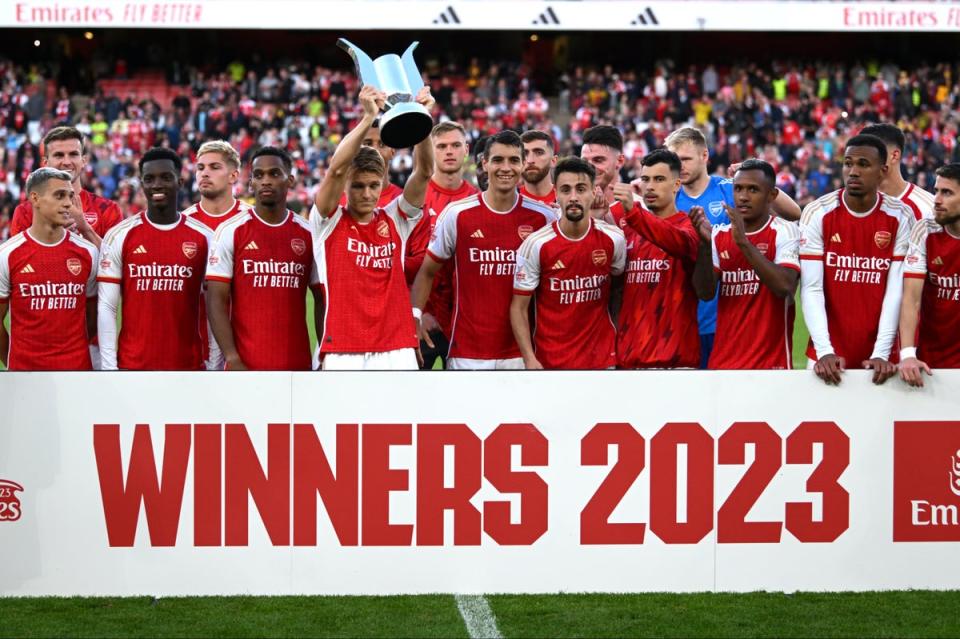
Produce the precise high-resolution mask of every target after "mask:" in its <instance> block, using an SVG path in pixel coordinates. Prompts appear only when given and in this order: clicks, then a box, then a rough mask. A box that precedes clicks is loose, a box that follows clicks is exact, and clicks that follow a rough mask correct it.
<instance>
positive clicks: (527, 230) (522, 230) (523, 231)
mask: <svg viewBox="0 0 960 639" xmlns="http://www.w3.org/2000/svg"><path fill="white" fill-rule="evenodd" d="M531 233H533V227H532V226H530V225H529V224H521V225H520V226H518V227H517V235H519V236H520V239H521V240H525V239H527V236H528V235H530V234H531Z"/></svg>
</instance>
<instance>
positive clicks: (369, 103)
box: [359, 84, 387, 117]
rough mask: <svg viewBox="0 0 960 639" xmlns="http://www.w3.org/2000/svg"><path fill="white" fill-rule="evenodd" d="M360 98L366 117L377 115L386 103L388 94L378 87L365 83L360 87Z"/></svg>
mask: <svg viewBox="0 0 960 639" xmlns="http://www.w3.org/2000/svg"><path fill="white" fill-rule="evenodd" d="M359 100H360V106H361V107H362V108H363V115H364V117H376V116H377V114H378V113H380V110H381V109H382V108H383V105H384V104H386V101H387V94H386V93H384V92H383V91H380V90H379V89H377V88H376V87H373V86H370V85H369V84H365V85H363V88H362V89H360V96H359Z"/></svg>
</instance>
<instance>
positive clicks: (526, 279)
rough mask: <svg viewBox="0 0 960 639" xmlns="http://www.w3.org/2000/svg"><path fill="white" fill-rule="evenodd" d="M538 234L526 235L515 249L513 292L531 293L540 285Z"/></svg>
mask: <svg viewBox="0 0 960 639" xmlns="http://www.w3.org/2000/svg"><path fill="white" fill-rule="evenodd" d="M542 247H543V240H542V236H541V235H540V234H532V235H529V236H527V239H525V240H524V241H523V244H521V245H520V248H519V249H518V250H517V268H516V270H515V271H514V273H513V292H514V293H517V294H520V295H531V294H532V293H533V292H534V291H536V290H537V287H539V286H540V249H541V248H542Z"/></svg>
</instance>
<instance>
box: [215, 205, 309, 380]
mask: <svg viewBox="0 0 960 639" xmlns="http://www.w3.org/2000/svg"><path fill="white" fill-rule="evenodd" d="M207 279H208V280H213V281H217V282H227V283H229V284H231V287H230V299H231V304H232V306H231V316H230V321H231V324H232V326H233V339H234V342H235V343H236V346H237V352H238V353H239V354H240V359H241V360H243V363H244V364H246V366H247V368H249V369H251V370H303V371H305V370H310V359H311V357H310V355H311V354H310V338H309V336H308V333H307V323H306V316H307V298H306V290H307V286H308V284H310V285H313V284H317V283H318V279H317V269H316V266H315V263H314V259H313V239H312V237H311V233H310V225H309V223H308V222H306V221H305V220H304V219H303V218H301V217H300V216H298V215H296V214H295V213H294V212H293V211H287V217H286V219H284V221H283V222H280V223H279V224H275V225H274V224H267V223H266V222H264V221H263V220H262V219H260V216H258V215H257V214H256V212H255V211H254V210H253V209H250V210H248V211H245V212H243V213H241V214H239V215H237V216H235V217H233V218H232V219H230V220H228V221H227V222H224V223H223V224H221V225H220V228H219V229H217V232H216V235H214V240H213V247H212V248H211V251H210V260H209V262H208V265H207Z"/></svg>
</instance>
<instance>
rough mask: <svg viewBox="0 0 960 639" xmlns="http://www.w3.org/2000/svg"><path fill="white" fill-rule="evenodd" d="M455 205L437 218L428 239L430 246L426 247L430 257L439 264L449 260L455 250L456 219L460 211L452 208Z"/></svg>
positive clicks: (451, 206)
mask: <svg viewBox="0 0 960 639" xmlns="http://www.w3.org/2000/svg"><path fill="white" fill-rule="evenodd" d="M456 204H457V202H454V203H453V204H452V205H450V206H448V207H447V208H445V209H444V210H443V213H441V214H440V217H438V218H437V225H436V227H435V228H434V230H433V237H431V238H430V244H429V245H428V246H427V252H428V253H429V254H430V256H431V257H434V258H436V259H437V260H439V261H441V262H445V261H446V260H449V259H450V258H451V257H453V255H454V253H455V252H456V250H457V218H458V217H459V212H460V209H459V208H453V206H455V205H456Z"/></svg>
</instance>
